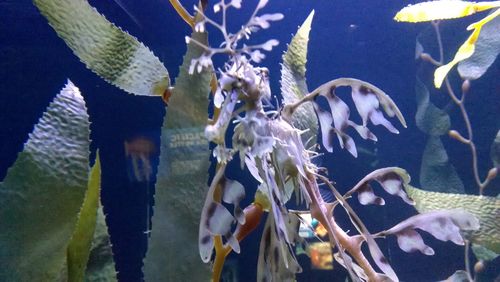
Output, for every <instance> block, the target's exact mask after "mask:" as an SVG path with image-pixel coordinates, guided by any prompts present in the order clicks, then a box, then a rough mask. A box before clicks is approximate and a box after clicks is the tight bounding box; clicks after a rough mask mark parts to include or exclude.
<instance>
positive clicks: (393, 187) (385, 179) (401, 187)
mask: <svg viewBox="0 0 500 282" xmlns="http://www.w3.org/2000/svg"><path fill="white" fill-rule="evenodd" d="M371 181H377V182H378V183H379V184H380V186H382V188H383V189H384V190H385V191H386V192H387V193H389V194H391V195H394V196H398V197H400V198H401V199H403V201H405V202H406V203H407V204H409V205H413V204H414V202H413V201H412V200H411V199H410V198H409V197H408V195H407V194H406V193H405V187H406V186H407V185H409V183H410V175H409V174H408V173H407V172H406V171H405V170H404V169H402V168H399V167H386V168H381V169H377V170H374V171H372V172H371V173H369V174H368V175H366V176H365V177H364V178H363V179H361V181H359V182H358V184H356V186H354V188H353V189H351V190H350V191H349V192H348V193H347V194H346V195H345V196H349V195H351V194H352V193H354V192H358V193H359V194H358V200H359V202H360V203H361V204H363V205H366V204H376V205H384V204H385V202H384V200H383V199H382V198H379V197H377V196H376V195H375V193H374V192H373V189H372V187H371V185H370V182H371Z"/></svg>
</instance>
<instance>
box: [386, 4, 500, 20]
mask: <svg viewBox="0 0 500 282" xmlns="http://www.w3.org/2000/svg"><path fill="white" fill-rule="evenodd" d="M495 7H500V1H483V2H479V3H476V2H469V1H458V0H439V1H428V2H422V3H418V4H415V5H409V6H407V7H405V8H403V9H401V11H399V12H398V13H397V14H396V16H395V17H394V20H396V21H398V22H411V23H417V22H426V21H433V20H448V19H455V18H461V17H466V16H470V15H472V14H474V13H476V12H481V11H484V10H488V9H492V8H495Z"/></svg>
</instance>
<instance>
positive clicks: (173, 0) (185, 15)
mask: <svg viewBox="0 0 500 282" xmlns="http://www.w3.org/2000/svg"><path fill="white" fill-rule="evenodd" d="M169 1H170V4H172V7H174V9H175V11H176V12H177V14H179V16H180V17H181V18H182V19H183V20H184V21H185V22H186V23H187V24H188V25H189V26H190V27H192V28H193V27H194V17H193V16H191V14H189V12H188V11H187V10H186V9H185V8H184V6H182V4H181V2H180V1H179V0H169Z"/></svg>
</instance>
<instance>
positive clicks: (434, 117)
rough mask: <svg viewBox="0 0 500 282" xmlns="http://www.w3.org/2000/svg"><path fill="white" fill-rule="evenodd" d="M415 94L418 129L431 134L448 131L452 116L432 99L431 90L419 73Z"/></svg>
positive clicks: (440, 133)
mask: <svg viewBox="0 0 500 282" xmlns="http://www.w3.org/2000/svg"><path fill="white" fill-rule="evenodd" d="M415 96H416V99H417V113H416V114H415V122H416V124H417V127H418V129H420V130H421V131H422V132H424V133H426V134H428V135H431V136H440V135H444V134H446V133H448V130H449V129H450V124H451V123H450V116H449V115H448V113H447V112H446V111H444V110H442V109H440V108H438V107H436V106H435V105H434V103H432V102H431V101H430V95H429V90H428V89H427V87H426V86H425V84H424V83H423V82H422V80H421V79H420V78H419V76H418V75H417V77H416V81H415Z"/></svg>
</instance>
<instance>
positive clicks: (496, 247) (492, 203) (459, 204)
mask: <svg viewBox="0 0 500 282" xmlns="http://www.w3.org/2000/svg"><path fill="white" fill-rule="evenodd" d="M405 190H406V192H407V193H408V195H409V196H410V197H411V198H412V199H413V200H414V201H415V203H416V204H415V208H416V209H417V211H418V212H420V213H425V212H429V211H434V210H440V209H457V208H461V209H464V210H465V211H468V212H470V213H471V214H473V215H474V216H476V217H477V219H479V225H480V228H479V230H477V231H473V232H472V233H468V234H466V237H467V238H468V239H469V240H471V241H472V242H473V243H476V244H479V245H482V246H484V247H486V248H488V249H490V250H492V251H494V252H496V253H500V237H499V236H498V234H500V199H499V198H494V197H487V196H475V195H464V194H452V193H439V192H427V191H423V190H420V189H417V188H414V187H411V186H410V185H406V186H405Z"/></svg>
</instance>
